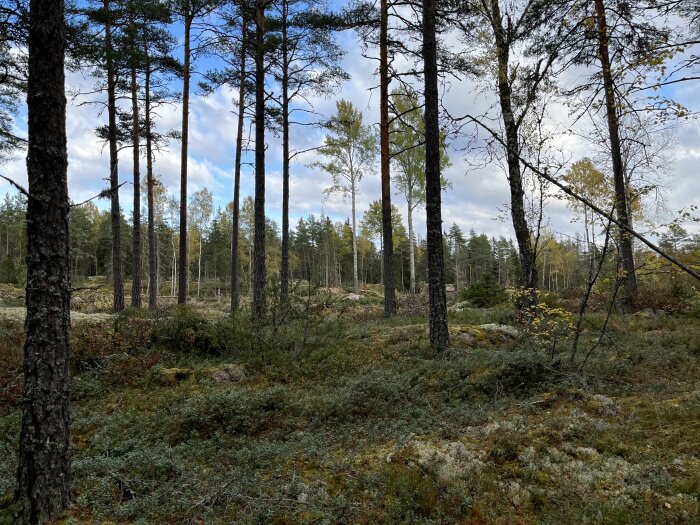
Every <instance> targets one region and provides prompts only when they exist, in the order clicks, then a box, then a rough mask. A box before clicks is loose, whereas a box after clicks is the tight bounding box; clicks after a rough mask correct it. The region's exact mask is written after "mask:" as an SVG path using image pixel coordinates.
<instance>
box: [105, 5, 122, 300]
mask: <svg viewBox="0 0 700 525" xmlns="http://www.w3.org/2000/svg"><path fill="white" fill-rule="evenodd" d="M103 7H104V10H105V55H106V67H107V115H108V135H109V189H110V196H111V204H112V205H111V220H112V282H113V285H114V292H113V293H114V311H115V312H120V311H122V310H123V309H124V281H123V278H122V234H121V210H120V207H119V157H118V153H117V151H118V146H117V102H116V98H117V97H116V80H115V71H114V57H113V52H114V51H113V49H112V22H111V13H110V6H109V0H104V2H103Z"/></svg>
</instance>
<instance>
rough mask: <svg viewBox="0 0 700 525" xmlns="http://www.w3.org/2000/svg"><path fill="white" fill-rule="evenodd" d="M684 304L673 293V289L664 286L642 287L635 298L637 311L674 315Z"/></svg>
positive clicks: (680, 298)
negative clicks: (652, 311) (661, 312)
mask: <svg viewBox="0 0 700 525" xmlns="http://www.w3.org/2000/svg"><path fill="white" fill-rule="evenodd" d="M684 306H685V303H684V301H683V299H682V297H681V296H680V295H679V294H677V293H674V290H673V289H670V288H668V287H665V286H660V285H655V286H650V285H647V286H644V287H642V288H641V289H640V290H639V295H638V296H637V305H636V307H637V309H639V310H647V309H650V310H654V311H655V312H656V311H659V310H663V311H665V312H667V313H674V312H677V311H679V310H682V309H683V307H684Z"/></svg>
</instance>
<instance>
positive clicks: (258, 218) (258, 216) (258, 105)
mask: <svg viewBox="0 0 700 525" xmlns="http://www.w3.org/2000/svg"><path fill="white" fill-rule="evenodd" d="M255 25H256V28H255V235H254V249H253V256H254V258H255V261H254V264H253V271H254V275H253V315H254V316H255V317H256V318H259V317H261V316H262V315H264V313H265V297H264V293H265V0H257V2H256V6H255Z"/></svg>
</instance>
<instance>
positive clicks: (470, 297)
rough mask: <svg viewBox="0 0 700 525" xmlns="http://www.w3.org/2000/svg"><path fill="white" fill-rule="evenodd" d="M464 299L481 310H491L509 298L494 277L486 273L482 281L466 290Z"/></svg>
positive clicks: (463, 293)
mask: <svg viewBox="0 0 700 525" xmlns="http://www.w3.org/2000/svg"><path fill="white" fill-rule="evenodd" d="M462 298H463V299H466V300H467V301H469V302H471V303H472V304H473V305H474V306H478V307H479V308H489V307H491V306H496V305H497V304H500V303H502V302H504V301H505V300H506V299H507V296H506V291H505V289H504V288H503V287H502V286H501V285H500V284H499V283H498V282H496V279H494V278H493V275H491V274H490V273H485V274H483V275H482V277H481V279H479V280H478V281H477V282H475V283H474V284H472V285H471V286H470V287H468V288H465V289H464V291H463V292H462Z"/></svg>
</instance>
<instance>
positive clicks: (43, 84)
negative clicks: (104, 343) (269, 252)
mask: <svg viewBox="0 0 700 525" xmlns="http://www.w3.org/2000/svg"><path fill="white" fill-rule="evenodd" d="M63 13H64V5H63V1H62V0H31V3H30V25H29V62H28V67H29V82H28V85H27V108H28V114H27V128H28V138H29V144H28V148H27V174H28V178H29V197H28V199H27V246H28V250H29V252H28V257H27V287H26V305H27V318H26V322H25V334H26V339H25V343H24V362H23V372H24V393H23V395H22V426H21V431H20V438H19V465H18V469H17V487H16V492H15V498H16V500H17V502H18V503H19V505H20V514H19V519H18V522H19V523H22V524H26V525H30V524H31V525H34V524H36V523H46V522H47V521H49V519H51V518H52V517H54V516H56V515H57V514H58V513H59V512H61V511H62V510H64V509H65V508H67V507H68V505H69V503H70V477H71V474H70V433H69V427H70V415H69V401H70V395H69V369H68V364H69V356H70V334H69V332H70V290H71V287H70V255H69V246H70V244H69V239H68V210H69V201H68V180H67V169H68V154H67V149H66V97H65V77H64V69H63V67H64V50H65V27H64V14H63Z"/></svg>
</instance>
